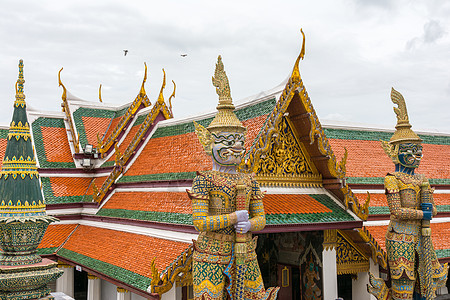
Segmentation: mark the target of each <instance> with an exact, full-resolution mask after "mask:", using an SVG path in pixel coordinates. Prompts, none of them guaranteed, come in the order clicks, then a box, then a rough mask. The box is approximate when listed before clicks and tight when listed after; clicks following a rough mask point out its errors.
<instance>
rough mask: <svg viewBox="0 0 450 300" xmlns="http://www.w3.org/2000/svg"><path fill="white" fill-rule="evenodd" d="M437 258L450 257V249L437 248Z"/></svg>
mask: <svg viewBox="0 0 450 300" xmlns="http://www.w3.org/2000/svg"><path fill="white" fill-rule="evenodd" d="M436 256H437V258H447V257H450V249H439V250H436Z"/></svg>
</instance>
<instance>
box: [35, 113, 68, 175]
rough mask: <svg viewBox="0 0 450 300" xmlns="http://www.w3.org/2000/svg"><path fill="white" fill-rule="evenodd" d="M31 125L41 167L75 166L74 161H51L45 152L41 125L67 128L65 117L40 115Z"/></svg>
mask: <svg viewBox="0 0 450 300" xmlns="http://www.w3.org/2000/svg"><path fill="white" fill-rule="evenodd" d="M31 126H32V128H33V141H34V146H35V148H36V154H37V156H38V159H39V167H40V168H75V163H73V162H50V161H48V160H47V156H46V154H45V147H44V139H43V137H42V129H41V127H55V128H65V125H64V120H63V119H58V118H46V117H39V118H37V119H36V120H35V121H34V122H33V124H32V125H31Z"/></svg>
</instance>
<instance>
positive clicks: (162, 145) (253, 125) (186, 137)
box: [124, 114, 267, 176]
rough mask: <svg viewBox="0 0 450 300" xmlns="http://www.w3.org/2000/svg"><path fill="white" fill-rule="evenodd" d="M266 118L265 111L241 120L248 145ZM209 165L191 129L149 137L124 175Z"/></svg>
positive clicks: (178, 171)
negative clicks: (177, 133) (187, 131)
mask: <svg viewBox="0 0 450 300" xmlns="http://www.w3.org/2000/svg"><path fill="white" fill-rule="evenodd" d="M266 118H267V114H265V115H261V116H258V117H255V118H252V119H249V120H246V121H244V122H243V124H244V125H245V126H247V136H246V147H247V149H248V148H250V146H251V145H252V143H253V140H254V139H255V137H256V136H257V134H258V133H259V131H260V130H261V127H262V125H263V124H264V121H265V120H266ZM124 144H125V143H124ZM211 167H212V162H211V158H210V157H208V156H207V155H206V154H205V151H204V150H203V147H202V145H201V144H200V142H199V141H198V138H197V135H196V133H195V132H190V133H185V134H180V135H171V136H165V137H158V138H153V139H150V141H149V142H148V143H147V145H146V146H145V148H144V149H143V151H142V152H141V154H140V155H139V157H138V158H137V159H136V161H135V162H134V163H133V165H132V166H131V168H130V169H129V170H128V171H127V172H126V174H125V175H126V176H135V175H146V174H160V173H180V172H195V171H204V170H210V169H211Z"/></svg>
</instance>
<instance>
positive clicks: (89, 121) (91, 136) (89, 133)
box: [81, 117, 111, 146]
mask: <svg viewBox="0 0 450 300" xmlns="http://www.w3.org/2000/svg"><path fill="white" fill-rule="evenodd" d="M81 119H82V120H83V125H84V130H85V132H86V139H87V140H88V143H89V144H91V145H94V146H96V145H97V134H98V135H99V137H100V138H102V137H103V134H104V133H105V131H106V129H107V128H108V125H109V123H111V119H109V118H97V117H81Z"/></svg>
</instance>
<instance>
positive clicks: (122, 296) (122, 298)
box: [98, 287, 131, 300]
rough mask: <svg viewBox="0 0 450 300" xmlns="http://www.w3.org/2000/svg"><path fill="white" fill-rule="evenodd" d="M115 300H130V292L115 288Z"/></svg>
mask: <svg viewBox="0 0 450 300" xmlns="http://www.w3.org/2000/svg"><path fill="white" fill-rule="evenodd" d="M98 299H100V298H98ZM117 300H131V293H130V291H128V290H126V289H124V288H121V287H118V288H117Z"/></svg>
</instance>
